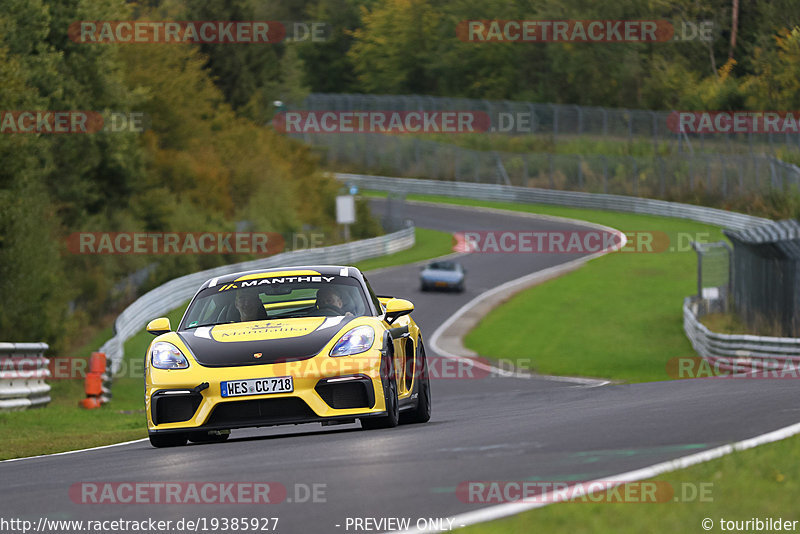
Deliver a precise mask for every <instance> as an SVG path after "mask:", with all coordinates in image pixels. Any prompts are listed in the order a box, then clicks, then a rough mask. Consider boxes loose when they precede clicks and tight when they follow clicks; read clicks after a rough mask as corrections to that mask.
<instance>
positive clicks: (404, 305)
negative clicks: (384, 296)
mask: <svg viewBox="0 0 800 534" xmlns="http://www.w3.org/2000/svg"><path fill="white" fill-rule="evenodd" d="M412 311H414V305H413V304H411V302H409V301H407V300H406V299H392V300H390V301H389V302H387V303H386V319H385V321H386V322H387V323H389V324H392V323H393V322H395V321H396V320H397V319H398V317H402V316H403V315H408V314H409V313H411V312H412Z"/></svg>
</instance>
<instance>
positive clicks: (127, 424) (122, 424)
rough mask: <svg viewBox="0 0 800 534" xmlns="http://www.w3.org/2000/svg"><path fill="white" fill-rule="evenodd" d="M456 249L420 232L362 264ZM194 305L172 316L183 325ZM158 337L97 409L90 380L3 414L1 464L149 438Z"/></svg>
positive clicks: (137, 341)
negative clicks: (87, 386)
mask: <svg viewBox="0 0 800 534" xmlns="http://www.w3.org/2000/svg"><path fill="white" fill-rule="evenodd" d="M451 250H452V237H451V236H450V234H447V233H445V232H437V231H434V230H426V229H422V228H417V229H416V243H415V245H414V246H413V247H412V248H410V249H408V250H404V251H401V252H397V253H395V254H391V255H390V256H384V257H380V258H373V259H371V260H367V261H364V262H360V263H358V264H357V265H358V267H359V268H360V269H362V270H369V269H378V268H382V267H389V266H392V265H401V264H405V263H412V262H416V261H420V260H424V259H429V258H433V257H436V256H442V255H444V254H447V253H449V252H450V251H451ZM187 305H188V302H187V303H186V304H184V305H183V306H181V307H180V308H178V309H175V310H173V311H171V312H170V313H169V314H168V315H167V316H168V317H169V318H170V321H171V322H172V325H173V327H174V326H177V324H178V322H179V321H180V318H181V316H182V315H183V311H184V310H185V309H186V306H187ZM110 337H111V327H108V328H106V329H104V330H102V331H99V332H97V333H96V334H95V335H93V336H92V338H91V340H89V341H88V342H87V343H86V344H84V346H83V347H81V348H78V349H76V350H74V351H72V352H71V354H69V355H68V356H70V357H88V355H89V353H91V352H92V351H95V350H97V348H98V347H100V346H101V345H102V344H103V343H104V342H105V341H106V340H107V339H109V338H110ZM152 338H153V336H152V335H150V334H148V333H147V332H145V331H144V330H142V331H140V332H139V333H138V334H136V335H135V336H133V337H132V338H131V339H129V340H128V341H127V342H126V343H125V358H124V360H123V364H122V366H121V368H120V373H119V374H118V376H116V377H115V378H114V383H113V387H112V392H113V399H112V401H111V402H110V403H108V404H105V405H103V406H102V407H101V408H99V409H97V410H84V409H83V408H79V407H78V403H79V402H80V400H81V399H83V398H84V397H85V394H84V390H83V387H84V381H83V380H81V379H76V380H52V381H50V382H49V383H50V385H51V386H52V390H51V395H50V396H51V398H52V401H51V402H50V404H49V405H48V406H46V407H44V408H39V409H35V410H27V411H22V412H10V413H0V460H5V459H8V458H19V457H25V456H34V455H39V454H50V453H55V452H63V451H69V450H75V449H83V448H88V447H97V446H100V445H109V444H112V443H118V442H121V441H129V440H134V439H140V438H145V437H147V422H146V419H145V413H144V400H143V399H144V378H143V373H144V369H143V361H144V360H143V358H144V354H145V352H146V351H147V347H148V346H149V344H150V340H151V339H152Z"/></svg>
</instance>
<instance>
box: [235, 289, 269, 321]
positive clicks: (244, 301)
mask: <svg viewBox="0 0 800 534" xmlns="http://www.w3.org/2000/svg"><path fill="white" fill-rule="evenodd" d="M234 304H235V306H236V310H237V311H238V312H239V320H240V321H242V322H245V321H262V320H264V319H267V312H266V310H265V309H264V305H263V304H262V303H261V299H260V298H259V296H258V292H257V291H253V290H242V289H240V290H239V291H237V292H236V301H235V303H234Z"/></svg>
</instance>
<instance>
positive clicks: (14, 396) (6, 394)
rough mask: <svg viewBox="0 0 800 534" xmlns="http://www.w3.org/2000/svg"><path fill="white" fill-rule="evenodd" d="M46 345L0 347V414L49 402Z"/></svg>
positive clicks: (30, 344) (16, 344) (6, 344)
mask: <svg viewBox="0 0 800 534" xmlns="http://www.w3.org/2000/svg"><path fill="white" fill-rule="evenodd" d="M47 349H48V346H47V344H46V343H0V412H5V411H14V410H25V409H27V408H30V407H32V406H44V405H45V404H47V403H48V402H50V395H49V393H50V386H49V385H48V384H47V383H45V379H46V378H48V377H49V376H50V369H48V366H47V364H48V362H49V360H48V359H47V358H46V357H45V356H44V352H45V351H46V350H47Z"/></svg>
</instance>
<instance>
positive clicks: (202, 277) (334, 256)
mask: <svg viewBox="0 0 800 534" xmlns="http://www.w3.org/2000/svg"><path fill="white" fill-rule="evenodd" d="M412 246H414V228H413V227H408V228H404V229H402V230H400V231H398V232H394V233H391V234H386V235H383V236H379V237H373V238H371V239H363V240H361V241H354V242H352V243H346V244H343V245H334V246H330V247H322V248H312V249H306V250H296V251H291V252H284V253H282V254H276V255H274V256H270V257H268V258H261V259H257V260H252V261H246V262H242V263H234V264H231V265H223V266H221V267H215V268H213V269H208V270H206V271H200V272H197V273H192V274H187V275H186V276H181V277H180V278H175V279H174V280H170V281H169V282H167V283H165V284H163V285H161V286H159V287H157V288H155V289H153V290H152V291H149V292H148V293H146V294H144V295H143V296H141V297H140V298H138V299H137V300H136V301H134V302H133V304H131V305H130V306H128V307H127V308H125V310H124V311H123V312H122V313H121V314H120V315H119V316H118V317H117V319H116V321H114V337H112V338H111V339H109V340H108V341H106V342H105V343H104V344H103V346H102V347H100V349H99V352H103V353H105V354H106V356H107V357H108V359H109V360H110V361H111V368H112V374H113V373H116V372H117V371H118V370H119V366H120V363H121V362H122V357H123V354H124V348H123V347H124V345H125V341H127V340H128V339H130V338H131V337H132V336H133V335H134V334H136V333H137V332H139V331H140V330H141V329H142V328H144V326H145V325H146V324H147V322H148V321H150V320H151V319H154V318H156V317H159V316H161V315H164V314H166V313H167V312H169V311H172V310H174V309H175V308H177V307H179V306H181V305H183V304H185V303H186V302H187V301H188V300H189V299H190V298H192V296H194V294H195V292H196V291H197V288H198V287H200V285H201V284H202V283H203V282H205V281H206V280H208V279H210V278H214V277H217V276H223V275H226V274H229V273H235V272H237V271H248V270H254V269H265V268H269V267H278V266H284V265H285V266H290V265H324V264H332V265H350V264H352V263H355V262H357V261H362V260H366V259H368V258H374V257H377V256H383V255H386V254H392V253H394V252H399V251H401V250H405V249H407V248H410V247H412ZM142 357H144V355H142Z"/></svg>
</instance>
